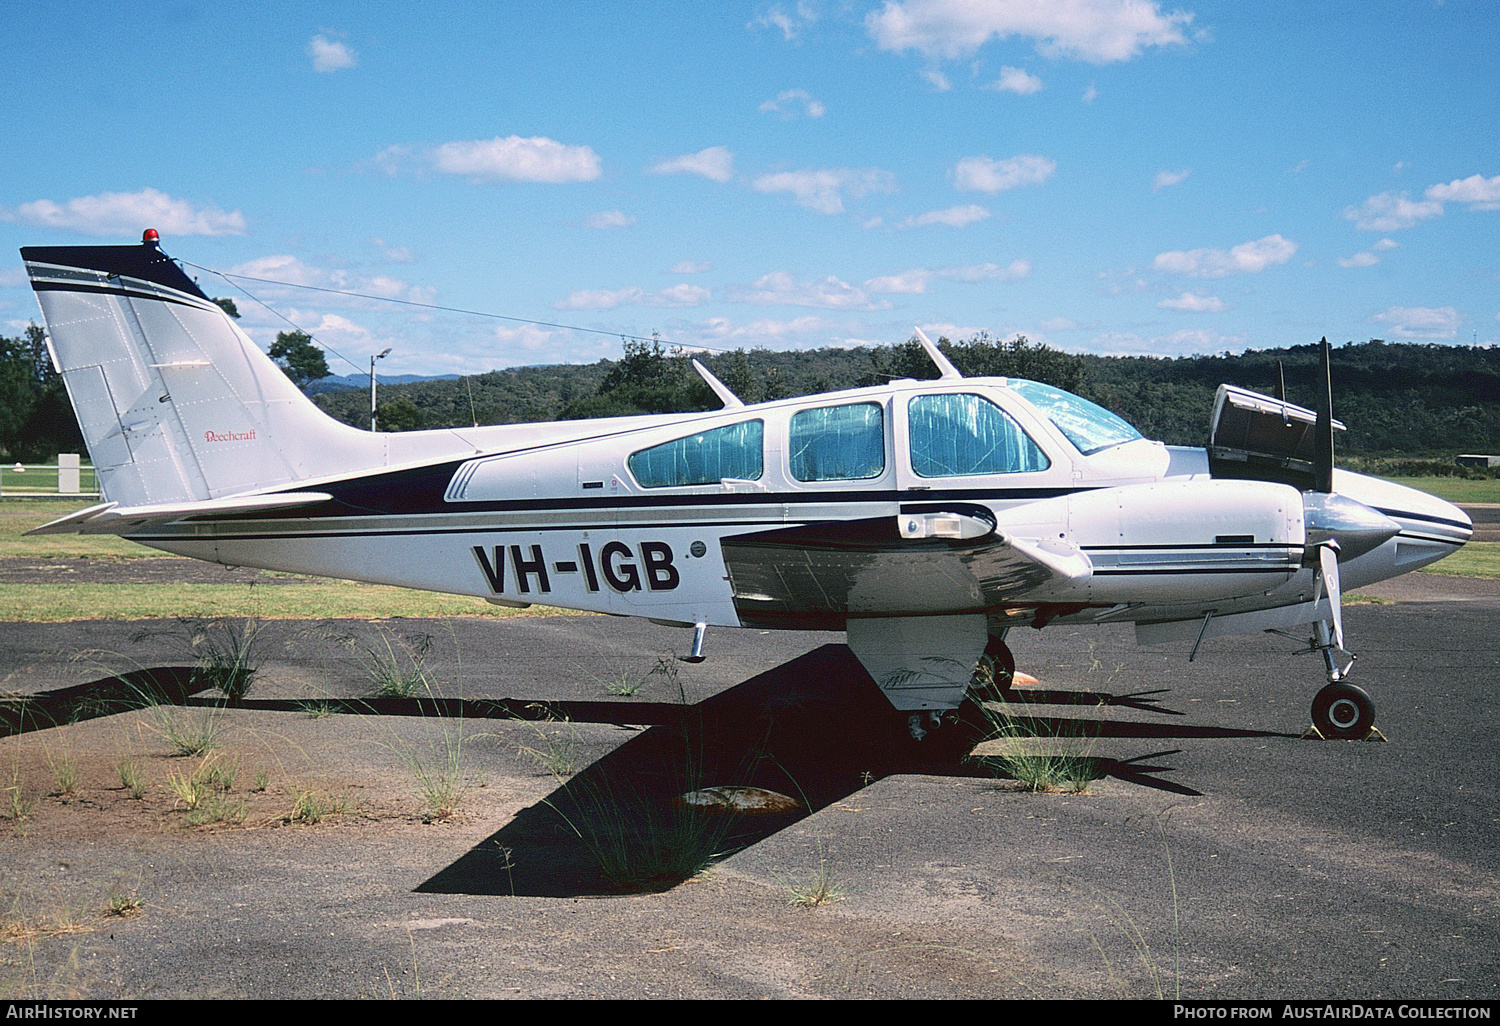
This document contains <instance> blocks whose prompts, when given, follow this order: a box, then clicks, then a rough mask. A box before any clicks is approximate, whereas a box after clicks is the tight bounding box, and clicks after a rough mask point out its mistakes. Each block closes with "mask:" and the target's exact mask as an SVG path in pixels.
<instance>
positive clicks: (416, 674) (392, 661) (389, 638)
mask: <svg viewBox="0 0 1500 1026" xmlns="http://www.w3.org/2000/svg"><path fill="white" fill-rule="evenodd" d="M329 638H330V640H333V641H337V642H339V643H341V644H343V645H344V646H346V647H347V648H348V649H349V651H350V652H352V653H353V654H354V657H355V659H356V660H357V661H358V662H359V665H360V667H361V668H362V669H363V670H364V673H365V676H366V677H368V678H369V679H370V683H371V684H373V685H374V690H373V691H372V692H371V693H370V695H371V697H372V698H420V697H421V696H423V695H425V694H428V693H429V692H430V691H431V688H430V687H429V686H428V685H429V680H428V675H427V655H428V653H429V652H430V651H431V650H432V636H431V635H428V634H414V635H408V636H406V637H398V636H396V635H395V634H394V633H393V632H392V631H390V630H387V629H385V628H381V629H380V632H379V634H378V636H377V638H376V640H375V641H373V642H371V641H367V640H365V639H364V638H361V637H359V636H358V635H355V634H331V635H329Z"/></svg>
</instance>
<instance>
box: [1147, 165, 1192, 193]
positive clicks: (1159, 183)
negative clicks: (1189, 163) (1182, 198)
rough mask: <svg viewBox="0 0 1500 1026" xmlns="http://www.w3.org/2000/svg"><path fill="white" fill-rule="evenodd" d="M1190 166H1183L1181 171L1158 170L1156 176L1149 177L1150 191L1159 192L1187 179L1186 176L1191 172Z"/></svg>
mask: <svg viewBox="0 0 1500 1026" xmlns="http://www.w3.org/2000/svg"><path fill="white" fill-rule="evenodd" d="M1192 173H1193V172H1192V169H1191V168H1186V167H1185V168H1183V169H1182V170H1181V171H1158V172H1156V177H1155V178H1153V179H1151V191H1152V192H1161V191H1162V190H1163V189H1170V188H1171V187H1172V186H1174V185H1181V184H1182V183H1183V182H1185V181H1187V176H1188V175H1190V174H1192Z"/></svg>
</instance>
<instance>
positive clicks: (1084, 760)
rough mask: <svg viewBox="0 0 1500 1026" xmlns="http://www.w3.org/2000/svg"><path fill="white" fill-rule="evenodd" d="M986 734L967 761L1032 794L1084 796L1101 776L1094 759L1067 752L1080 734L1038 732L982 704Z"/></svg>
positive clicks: (1084, 753)
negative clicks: (1012, 782)
mask: <svg viewBox="0 0 1500 1026" xmlns="http://www.w3.org/2000/svg"><path fill="white" fill-rule="evenodd" d="M980 708H982V709H983V710H984V714H985V718H986V720H987V721H988V726H989V735H988V736H987V737H986V738H985V740H984V741H983V742H981V743H980V744H979V745H978V746H976V747H975V749H974V751H973V752H971V753H970V754H969V755H968V757H967V760H968V761H969V762H972V763H975V764H977V765H979V766H981V767H983V768H984V769H986V770H988V771H989V772H991V773H993V774H995V775H997V776H1004V777H1008V778H1010V779H1011V780H1014V781H1015V782H1016V786H1017V788H1018V789H1019V790H1022V791H1029V792H1031V793H1033V794H1084V793H1087V791H1088V789H1089V784H1091V783H1092V782H1093V781H1095V780H1097V779H1098V778H1099V776H1100V775H1101V774H1100V773H1099V770H1098V765H1097V763H1096V761H1095V760H1094V758H1093V756H1091V755H1089V754H1087V752H1083V753H1079V752H1073V751H1068V749H1069V748H1070V747H1072V746H1074V745H1077V744H1078V742H1079V740H1080V739H1081V738H1082V737H1083V734H1082V733H1068V732H1067V731H1059V732H1058V733H1055V734H1050V735H1049V734H1046V733H1043V732H1039V731H1038V730H1036V729H1035V728H1034V727H1033V726H1031V725H1029V724H1028V723H1027V722H1025V721H1022V720H1020V719H1017V718H1015V717H1013V716H1011V715H1010V714H1009V713H1008V712H1006V711H1005V710H1004V708H1000V707H996V706H992V705H983V706H981V707H980Z"/></svg>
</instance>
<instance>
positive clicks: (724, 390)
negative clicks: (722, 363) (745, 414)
mask: <svg viewBox="0 0 1500 1026" xmlns="http://www.w3.org/2000/svg"><path fill="white" fill-rule="evenodd" d="M693 370H695V371H697V372H698V376H699V377H700V378H702V379H703V383H704V384H705V385H707V386H708V387H709V388H711V389H713V390H714V395H716V396H718V397H719V401H720V402H722V403H723V404H724V409H726V410H732V409H734V408H736V407H738V406H744V405H745V404H744V402H742V401H741V400H740V397H739V396H737V395H735V394H734V393H733V392H731V391H730V390H729V386H728V385H726V384H724V382H722V381H720V380H719V379H718V378H716V377H714V375H713V372H712V371H710V370H709V369H708V368H707V367H705V366H703V364H701V363H699V362H698V361H697V360H696V359H694V360H693Z"/></svg>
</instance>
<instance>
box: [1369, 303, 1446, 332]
mask: <svg viewBox="0 0 1500 1026" xmlns="http://www.w3.org/2000/svg"><path fill="white" fill-rule="evenodd" d="M1370 320H1372V321H1374V322H1375V323H1377V324H1388V325H1390V326H1391V329H1392V332H1393V333H1394V334H1396V335H1400V336H1404V337H1406V338H1456V337H1457V335H1458V326H1459V316H1458V311H1457V310H1455V309H1453V307H1451V306H1393V307H1390V308H1389V309H1387V310H1386V311H1385V312H1384V313H1378V314H1376V315H1375V316H1374V317H1371V318H1370Z"/></svg>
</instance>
